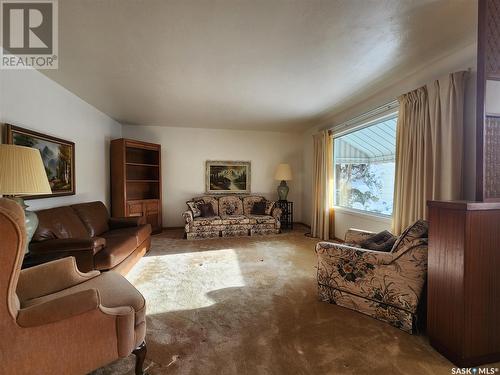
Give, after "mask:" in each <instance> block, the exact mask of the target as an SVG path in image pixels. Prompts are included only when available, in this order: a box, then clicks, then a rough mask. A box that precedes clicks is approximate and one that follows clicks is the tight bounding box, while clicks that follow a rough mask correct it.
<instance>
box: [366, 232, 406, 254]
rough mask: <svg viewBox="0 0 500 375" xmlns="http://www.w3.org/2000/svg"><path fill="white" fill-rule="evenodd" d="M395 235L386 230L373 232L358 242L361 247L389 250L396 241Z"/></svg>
mask: <svg viewBox="0 0 500 375" xmlns="http://www.w3.org/2000/svg"><path fill="white" fill-rule="evenodd" d="M396 239H397V238H396V237H395V236H393V235H392V233H390V232H389V231H387V230H384V231H382V232H380V233H377V234H374V235H372V236H370V237H368V238H367V239H365V240H363V241H362V242H360V243H359V245H360V246H361V247H362V248H363V249H368V250H375V251H391V249H392V247H393V246H394V243H395V242H396Z"/></svg>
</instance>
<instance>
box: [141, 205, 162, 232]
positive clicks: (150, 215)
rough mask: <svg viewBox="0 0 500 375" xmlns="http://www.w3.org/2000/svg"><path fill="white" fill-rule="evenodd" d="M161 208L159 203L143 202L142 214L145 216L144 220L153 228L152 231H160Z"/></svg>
mask: <svg viewBox="0 0 500 375" xmlns="http://www.w3.org/2000/svg"><path fill="white" fill-rule="evenodd" d="M160 212H161V210H160V203H159V202H158V201H156V202H145V203H144V216H145V217H146V222H147V223H148V224H151V228H153V233H160V232H161V218H160V215H161V213H160Z"/></svg>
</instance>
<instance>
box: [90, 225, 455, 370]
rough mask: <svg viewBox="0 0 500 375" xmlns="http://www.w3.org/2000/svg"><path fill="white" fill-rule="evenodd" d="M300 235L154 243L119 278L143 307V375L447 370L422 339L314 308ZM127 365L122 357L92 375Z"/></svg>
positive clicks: (310, 261)
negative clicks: (132, 288) (145, 374)
mask: <svg viewBox="0 0 500 375" xmlns="http://www.w3.org/2000/svg"><path fill="white" fill-rule="evenodd" d="M304 232H305V229H304V228H300V229H297V230H295V231H293V232H288V233H285V234H280V235H273V236H266V237H257V238H254V237H246V238H237V239H213V240H198V241H187V240H184V239H182V231H180V230H169V231H165V232H164V233H163V234H161V235H158V236H155V237H153V246H152V250H151V251H150V253H149V254H148V256H146V257H145V258H143V259H142V260H141V261H140V262H139V263H138V264H137V265H136V266H135V268H134V269H133V270H132V271H131V272H130V273H129V275H128V276H127V278H128V279H129V280H130V281H131V282H132V283H133V284H134V285H135V286H136V287H137V288H138V289H139V290H140V291H141V292H142V293H143V294H144V296H145V298H146V301H147V310H148V318H147V344H148V357H147V358H148V359H147V366H148V367H149V369H148V372H149V374H150V375H156V374H182V375H184V374H203V375H204V374H207V375H208V374H210V375H212V374H214V375H215V374H249V375H257V374H266V375H267V374H357V375H359V374H432V375H436V374H450V373H451V368H452V367H453V365H452V364H451V363H450V362H448V361H447V360H446V359H444V358H443V357H442V356H441V355H439V354H438V353H437V352H435V351H434V350H433V349H432V348H431V347H430V346H429V344H428V342H427V340H426V338H425V337H423V336H411V335H408V334H407V333H404V332H401V331H399V330H398V329H396V328H393V327H391V326H389V325H387V324H385V323H382V322H379V321H376V320H374V319H371V318H369V317H367V316H364V315H361V314H359V313H356V312H353V311H351V310H347V309H344V308H342V307H338V306H334V305H329V304H326V303H322V302H318V301H317V296H316V284H315V281H316V268H315V266H316V264H315V263H316V257H315V254H314V245H315V243H316V240H314V239H311V238H308V237H305V236H304ZM133 365H134V357H133V356H130V357H129V358H126V359H123V360H120V361H117V362H115V363H113V364H111V365H110V366H108V367H106V368H103V369H99V370H98V371H96V372H95V374H96V375H104V374H133Z"/></svg>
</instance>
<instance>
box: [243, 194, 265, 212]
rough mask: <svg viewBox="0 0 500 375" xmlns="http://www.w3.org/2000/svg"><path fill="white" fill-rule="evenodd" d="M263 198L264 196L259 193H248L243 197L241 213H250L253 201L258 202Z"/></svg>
mask: <svg viewBox="0 0 500 375" xmlns="http://www.w3.org/2000/svg"><path fill="white" fill-rule="evenodd" d="M263 200H265V198H264V197H261V196H259V195H249V196H246V197H243V214H244V215H250V214H251V213H252V207H253V204H254V203H255V202H260V201H263Z"/></svg>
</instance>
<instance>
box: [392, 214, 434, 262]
mask: <svg viewBox="0 0 500 375" xmlns="http://www.w3.org/2000/svg"><path fill="white" fill-rule="evenodd" d="M428 231H429V223H428V222H427V221H425V220H417V221H415V222H414V223H413V224H412V225H410V226H409V227H408V228H406V229H405V230H404V232H403V233H402V234H401V236H399V238H398V239H397V241H396V242H395V243H394V246H393V247H392V250H391V253H393V254H396V253H402V252H403V251H406V250H408V248H410V247H412V246H415V245H416V244H417V243H420V241H417V240H420V239H425V238H427V237H428Z"/></svg>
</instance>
